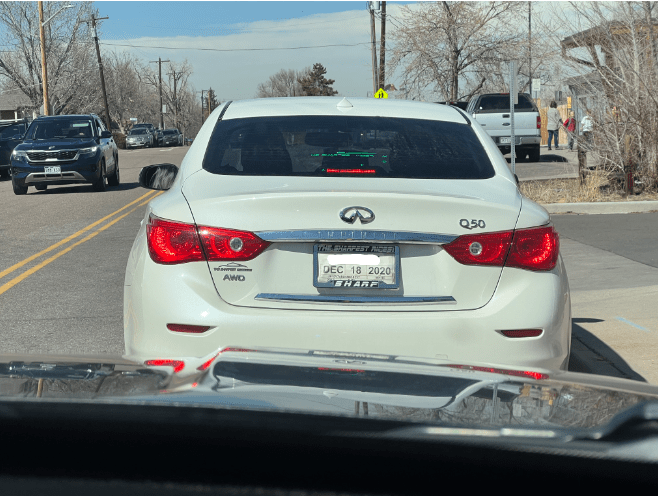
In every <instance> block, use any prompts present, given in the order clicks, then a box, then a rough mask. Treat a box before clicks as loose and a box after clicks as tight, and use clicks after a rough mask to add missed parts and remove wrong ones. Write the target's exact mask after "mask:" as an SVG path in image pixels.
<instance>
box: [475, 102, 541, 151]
mask: <svg viewBox="0 0 658 496" xmlns="http://www.w3.org/2000/svg"><path fill="white" fill-rule="evenodd" d="M509 100H510V95H509V93H488V94H483V95H477V96H474V97H473V98H471V101H470V102H469V103H468V108H467V109H466V112H467V113H468V114H469V115H471V116H472V117H473V119H475V120H476V121H477V122H478V124H480V125H481V126H482V127H483V128H484V130H485V131H486V132H487V134H488V135H489V136H491V139H493V140H494V143H496V146H497V147H498V149H499V150H500V151H501V153H503V154H506V153H510V151H511V148H512V147H511V143H512V132H511V116H510V101H509ZM540 143H541V117H540V116H539V109H538V108H537V105H535V102H534V101H533V100H532V98H530V95H528V94H527V93H519V103H517V104H515V105H514V144H515V148H516V157H517V160H519V161H521V160H524V159H525V158H526V156H528V157H529V158H530V161H531V162H539V145H540Z"/></svg>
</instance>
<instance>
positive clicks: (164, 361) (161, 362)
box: [144, 358, 185, 374]
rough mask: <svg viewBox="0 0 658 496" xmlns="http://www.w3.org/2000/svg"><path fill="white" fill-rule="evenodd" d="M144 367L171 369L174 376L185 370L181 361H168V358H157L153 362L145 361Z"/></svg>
mask: <svg viewBox="0 0 658 496" xmlns="http://www.w3.org/2000/svg"><path fill="white" fill-rule="evenodd" d="M144 365H146V366H147V367H173V368H174V374H177V373H178V372H180V371H181V370H183V369H184V368H185V362H184V361H183V360H170V359H168V358H158V359H155V360H146V361H145V362H144Z"/></svg>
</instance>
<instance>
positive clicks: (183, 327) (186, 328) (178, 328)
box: [167, 324, 210, 334]
mask: <svg viewBox="0 0 658 496" xmlns="http://www.w3.org/2000/svg"><path fill="white" fill-rule="evenodd" d="M167 329H169V330H170V331H172V332H183V333H187V334H202V333H204V332H206V331H207V330H208V329H210V326H200V325H191V324H167Z"/></svg>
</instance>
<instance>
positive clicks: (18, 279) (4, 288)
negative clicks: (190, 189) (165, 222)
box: [0, 191, 163, 295]
mask: <svg viewBox="0 0 658 496" xmlns="http://www.w3.org/2000/svg"><path fill="white" fill-rule="evenodd" d="M162 193H163V191H160V192H158V193H156V194H155V195H153V196H152V197H151V198H148V199H147V200H145V201H143V202H142V203H140V204H139V205H137V206H136V207H135V208H133V209H131V210H129V211H128V212H126V213H125V214H123V215H120V216H119V217H117V218H116V219H112V220H111V221H110V222H108V223H107V224H105V225H104V226H103V227H101V228H99V229H97V230H96V231H94V232H92V233H91V234H88V235H87V236H85V237H84V238H82V239H81V240H80V241H76V242H75V243H73V244H72V245H69V246H67V247H66V248H64V249H63V250H62V251H59V252H57V253H55V254H54V255H53V256H51V257H49V258H47V259H46V260H44V261H43V262H41V263H39V264H37V265H35V266H34V267H32V268H31V269H28V270H26V271H25V272H23V273H22V274H21V275H20V276H16V277H14V278H13V279H12V280H11V281H8V282H6V283H5V284H3V285H2V286H0V295H1V294H3V293H5V292H6V291H8V290H10V289H11V288H13V287H14V286H16V285H17V284H18V283H19V282H21V281H23V280H25V279H27V278H28V277H29V276H31V275H32V274H34V273H35V272H36V271H38V270H41V269H43V268H44V267H45V266H46V265H48V264H49V263H50V262H53V261H54V260H57V259H58V258H59V257H61V256H62V255H64V254H66V253H68V252H70V251H71V250H72V249H73V248H75V247H76V246H79V245H81V244H82V243H85V242H87V241H89V240H90V239H92V238H93V237H95V236H96V235H97V234H98V233H100V232H102V231H105V229H107V228H109V227H110V226H112V225H114V224H116V223H117V222H119V221H120V220H121V219H123V218H124V217H127V216H128V215H130V214H131V213H133V212H134V211H135V210H137V209H138V208H139V207H141V206H144V205H146V204H147V203H148V202H150V201H151V200H152V199H153V198H155V197H156V196H158V195H161V194H162ZM144 196H146V195H144ZM144 196H142V197H140V198H138V199H137V200H136V201H139V200H141V199H142V198H144ZM134 203H135V202H132V203H129V204H128V205H126V207H128V206H130V205H132V204H134ZM126 207H124V208H126ZM124 208H122V209H121V210H124ZM117 212H120V210H117ZM117 212H114V213H117ZM112 215H114V214H112ZM96 225H98V224H97V223H96Z"/></svg>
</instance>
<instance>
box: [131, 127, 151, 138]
mask: <svg viewBox="0 0 658 496" xmlns="http://www.w3.org/2000/svg"><path fill="white" fill-rule="evenodd" d="M136 134H148V129H145V128H143V127H140V128H139V129H131V131H130V132H129V133H128V135H129V136H135V135H136Z"/></svg>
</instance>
